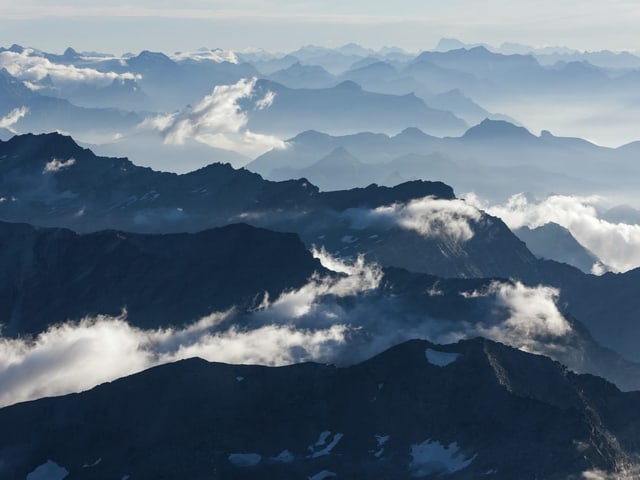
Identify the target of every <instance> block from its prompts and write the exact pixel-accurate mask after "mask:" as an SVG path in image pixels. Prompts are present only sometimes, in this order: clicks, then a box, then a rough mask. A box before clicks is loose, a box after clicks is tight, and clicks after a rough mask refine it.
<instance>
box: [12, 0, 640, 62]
mask: <svg viewBox="0 0 640 480" xmlns="http://www.w3.org/2000/svg"><path fill="white" fill-rule="evenodd" d="M638 25H640V1H638V0H633V1H631V0H537V1H535V2H533V1H529V2H525V1H514V0H509V1H507V0H484V1H471V0H395V1H393V2H389V1H385V2H381V1H375V0H368V1H367V0H181V1H174V0H102V1H101V2H95V1H92V0H0V45H5V46H7V45H9V44H11V43H19V44H22V45H24V46H33V47H36V48H40V49H44V50H48V51H62V50H63V49H64V48H65V47H67V46H74V47H76V48H78V49H81V50H88V49H95V50H101V51H112V52H115V53H118V52H124V51H138V50H141V49H154V50H163V51H167V52H171V51H174V50H183V49H184V50H186V49H194V48H198V47H202V46H206V47H221V48H226V49H244V48H248V47H262V48H266V49H270V50H292V49H295V48H297V47H299V46H301V45H303V44H310V43H313V44H319V45H326V46H338V45H342V44H345V43H348V42H357V43H360V44H363V45H365V46H369V47H374V48H378V47H382V46H385V45H393V46H400V47H404V48H406V49H409V50H421V49H426V48H432V47H433V46H435V44H436V42H437V41H438V39H439V38H441V37H443V36H448V37H456V38H459V39H461V40H463V41H466V42H486V43H491V44H495V45H498V44H500V43H502V42H504V41H512V42H520V43H526V44H531V45H535V46H543V45H566V46H569V47H573V48H578V49H588V50H599V49H604V48H607V49H613V50H637V49H638V48H640V47H639V46H638V43H636V42H637V40H638V34H637V32H638Z"/></svg>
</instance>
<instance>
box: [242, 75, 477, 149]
mask: <svg viewBox="0 0 640 480" xmlns="http://www.w3.org/2000/svg"><path fill="white" fill-rule="evenodd" d="M266 92H273V94H275V99H274V101H273V104H272V105H271V106H270V107H269V108H265V109H263V110H258V111H255V112H252V113H251V115H250V116H249V124H248V125H249V127H250V128H251V129H253V130H255V131H260V132H266V133H272V134H277V135H281V136H285V137H286V136H291V135H295V134H297V133H299V132H300V131H302V130H322V131H329V132H332V133H336V134H344V133H353V132H358V131H362V130H365V131H372V132H386V133H390V132H396V131H398V130H402V129H404V128H406V127H418V128H422V129H425V130H426V131H429V132H432V133H434V134H441V135H451V134H456V133H458V132H460V131H463V130H464V129H465V128H466V123H465V122H464V121H463V120H461V119H459V118H457V117H456V116H455V115H453V114H452V113H450V112H446V111H443V110H436V109H434V108H431V107H429V106H427V104H425V102H424V101H423V100H422V99H420V98H418V97H416V96H415V95H413V94H408V95H403V96H398V95H388V94H381V93H374V92H368V91H366V90H363V89H362V87H360V86H359V85H358V84H357V83H355V82H352V81H344V82H342V83H340V84H338V85H336V86H335V87H331V88H324V89H315V90H310V89H290V88H286V87H284V86H282V85H279V84H277V83H274V82H269V81H266V80H260V81H258V83H257V85H256V95H257V97H258V98H261V97H262V96H264V95H263V94H266Z"/></svg>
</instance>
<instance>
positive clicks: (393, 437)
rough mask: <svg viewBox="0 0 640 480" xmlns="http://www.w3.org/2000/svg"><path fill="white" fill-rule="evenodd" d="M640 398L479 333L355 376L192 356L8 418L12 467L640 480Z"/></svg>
mask: <svg viewBox="0 0 640 480" xmlns="http://www.w3.org/2000/svg"><path fill="white" fill-rule="evenodd" d="M638 400H639V399H638V394H637V393H621V392H620V391H619V390H617V389H616V388H615V387H613V386H612V385H611V384H608V383H607V382H605V381H603V380H601V379H598V378H596V377H591V376H580V375H575V374H572V373H570V372H568V371H567V370H566V369H565V368H564V367H562V366H561V365H560V364H558V363H555V362H552V361H551V360H548V359H547V358H544V357H540V356H535V355H530V354H527V353H523V352H521V351H517V350H514V349H512V348H508V347H505V346H503V345H501V344H497V343H493V342H490V341H487V340H482V339H476V340H469V341H463V342H459V343H457V344H452V345H446V346H441V345H434V344H431V343H428V342H425V341H418V340H415V341H410V342H407V343H404V344H401V345H398V346H396V347H394V348H392V349H390V350H388V351H386V352H384V353H382V354H380V355H378V356H376V357H374V358H372V359H370V360H368V361H365V362H363V363H361V364H358V365H354V366H352V367H348V368H336V367H334V366H331V365H320V364H310V363H308V364H298V365H293V366H289V367H282V368H269V367H258V366H240V365H226V364H213V363H207V362H205V361H203V360H199V359H191V360H186V361H181V362H178V363H174V364H169V365H164V366H161V367H157V368H153V369H151V370H148V371H145V372H142V373H140V374H137V375H133V376H130V377H127V378H123V379H120V380H117V381H115V382H112V383H108V384H104V385H101V386H99V387H96V388H94V389H93V390H90V391H87V392H84V393H81V394H74V395H68V396H64V397H58V398H49V399H42V400H37V401H34V402H28V403H23V404H18V405H14V406H11V407H7V408H4V409H1V410H0V423H1V424H2V425H3V426H4V427H5V428H3V429H2V431H0V459H1V460H2V461H1V462H0V473H1V474H2V477H3V478H6V479H7V480H13V479H23V478H25V477H26V478H43V477H38V476H37V475H38V474H40V475H41V474H43V473H44V472H49V477H45V478H56V479H62V478H69V479H72V478H74V479H82V478H91V479H102V478H141V479H147V478H149V479H151V478H178V477H180V478H193V479H199V478H220V479H222V478H256V479H257V478H283V479H288V478H291V479H293V478H311V479H326V478H333V477H335V478H354V476H360V475H363V474H364V475H366V476H367V478H374V479H377V478H379V479H383V478H398V479H402V478H407V479H409V478H451V479H467V478H485V477H486V478H495V479H513V478H520V479H537V478H546V479H566V478H585V477H584V475H588V474H589V473H593V472H600V473H601V474H607V473H608V474H610V475H613V476H614V477H616V478H632V476H633V475H634V472H636V464H635V461H634V458H635V457H636V456H637V454H638V451H639V449H640V444H639V443H638V440H637V430H638V419H639V418H640V414H639V412H638ZM605 472H606V473H605ZM65 474H67V475H68V476H65ZM625 475H627V476H625Z"/></svg>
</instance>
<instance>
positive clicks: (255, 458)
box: [229, 453, 262, 467]
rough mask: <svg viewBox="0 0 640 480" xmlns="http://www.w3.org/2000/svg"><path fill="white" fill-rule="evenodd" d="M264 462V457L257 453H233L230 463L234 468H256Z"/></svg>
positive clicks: (230, 456) (230, 455)
mask: <svg viewBox="0 0 640 480" xmlns="http://www.w3.org/2000/svg"><path fill="white" fill-rule="evenodd" d="M261 461H262V455H259V454H257V453H231V454H229V462H230V463H231V465H233V466H234V467H255V466H256V465H258V464H259V463H260V462H261Z"/></svg>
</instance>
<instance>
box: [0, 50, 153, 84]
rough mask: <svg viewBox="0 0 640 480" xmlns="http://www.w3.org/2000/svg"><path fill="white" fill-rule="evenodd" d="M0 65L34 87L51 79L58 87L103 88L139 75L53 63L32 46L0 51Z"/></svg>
mask: <svg viewBox="0 0 640 480" xmlns="http://www.w3.org/2000/svg"><path fill="white" fill-rule="evenodd" d="M0 68H5V69H7V71H8V72H9V73H10V74H11V75H12V76H14V77H16V78H17V79H19V80H22V81H24V82H25V83H26V85H27V86H30V87H31V88H34V89H37V88H38V82H40V81H42V80H44V79H45V78H47V77H48V78H49V79H51V81H52V82H53V85H54V86H56V87H58V88H63V89H65V88H71V89H72V88H74V87H77V86H80V85H91V86H94V87H107V86H109V85H111V84H112V83H113V82H114V80H138V79H140V78H141V77H140V76H139V75H135V74H133V73H130V72H125V73H116V72H101V71H98V70H96V69H94V68H81V67H76V66H75V65H64V64H60V63H53V62H51V61H50V60H49V59H48V58H46V57H43V56H41V55H39V54H38V53H37V52H35V51H34V50H32V49H25V50H24V51H22V52H21V53H18V52H12V51H5V52H0Z"/></svg>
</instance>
